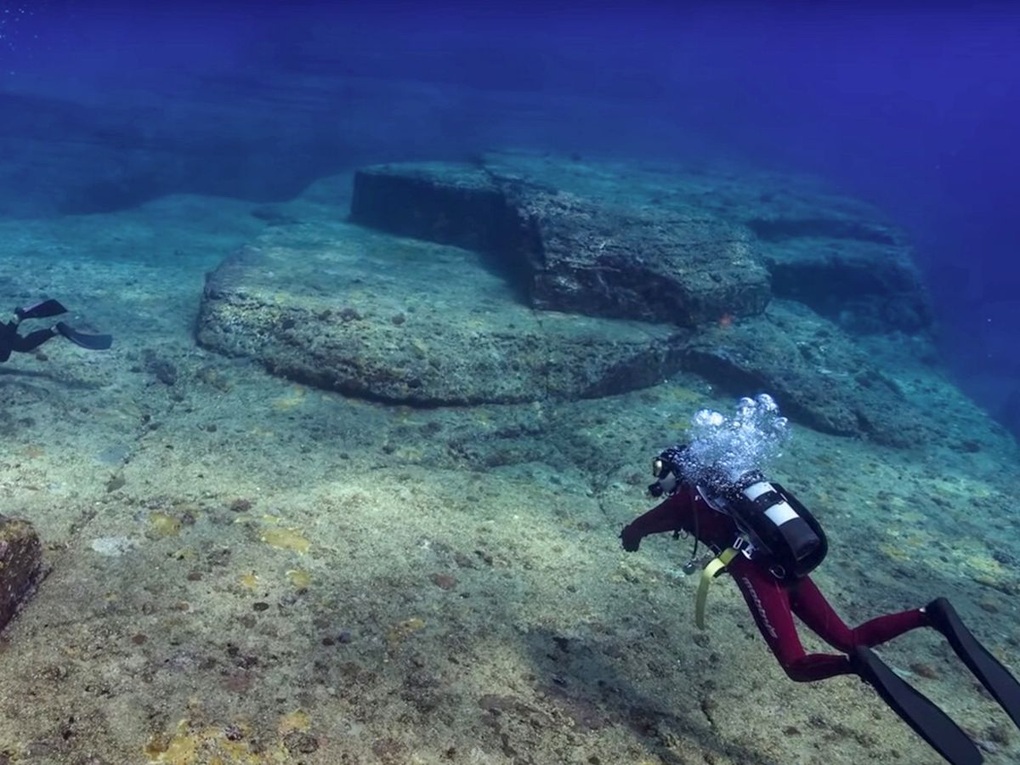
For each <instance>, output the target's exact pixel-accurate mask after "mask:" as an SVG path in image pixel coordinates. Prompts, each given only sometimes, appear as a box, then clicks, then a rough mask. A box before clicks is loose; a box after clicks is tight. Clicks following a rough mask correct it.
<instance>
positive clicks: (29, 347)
mask: <svg viewBox="0 0 1020 765" xmlns="http://www.w3.org/2000/svg"><path fill="white" fill-rule="evenodd" d="M56 336H57V331H56V330H55V329H53V328H50V329H37V330H36V331H35V332H29V333H28V334H27V335H25V336H24V337H22V336H21V335H15V336H14V338H13V340H12V343H11V350H14V351H17V352H18V353H28V352H29V351H34V350H35V349H36V348H38V347H39V346H40V345H42V344H43V343H45V342H46V341H47V340H50V339H51V338H54V337H56Z"/></svg>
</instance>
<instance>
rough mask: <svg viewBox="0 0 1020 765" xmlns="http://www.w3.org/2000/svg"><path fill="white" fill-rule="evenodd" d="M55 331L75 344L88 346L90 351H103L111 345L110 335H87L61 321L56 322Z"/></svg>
mask: <svg viewBox="0 0 1020 765" xmlns="http://www.w3.org/2000/svg"><path fill="white" fill-rule="evenodd" d="M57 332H59V333H60V334H62V335H63V336H64V337H66V338H67V339H68V340H70V341H71V342H72V343H74V344H75V345H80V346H81V347H82V348H88V349H89V350H90V351H105V350H107V349H108V348H109V347H110V346H111V345H113V337H112V336H111V335H87V334H85V333H84V332H79V331H78V330H76V329H75V328H74V327H69V326H67V325H66V324H64V322H62V321H58V322H57Z"/></svg>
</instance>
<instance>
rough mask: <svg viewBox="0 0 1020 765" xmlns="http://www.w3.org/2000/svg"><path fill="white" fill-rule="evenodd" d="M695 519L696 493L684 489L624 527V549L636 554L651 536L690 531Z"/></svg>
mask: <svg viewBox="0 0 1020 765" xmlns="http://www.w3.org/2000/svg"><path fill="white" fill-rule="evenodd" d="M693 517H694V493H693V491H692V490H691V489H689V488H687V487H684V488H682V489H680V491H678V492H677V493H676V494H673V495H671V496H670V497H669V498H668V499H666V500H665V501H663V502H660V503H659V504H658V505H656V506H655V507H653V508H652V509H651V510H649V511H648V512H647V513H645V514H644V515H641V516H638V517H637V518H635V519H634V520H633V521H632V522H631V523H629V524H628V525H627V526H625V527H624V529H623V531H622V532H620V539H621V540H622V542H623V549H624V550H626V551H627V552H634V551H635V550H637V549H638V547H639V546H640V544H641V540H642V539H644V538H645V537H646V536H648V535H649V534H661V533H663V532H666V531H683V530H685V529H689V528H690V525H691V521H692V519H693Z"/></svg>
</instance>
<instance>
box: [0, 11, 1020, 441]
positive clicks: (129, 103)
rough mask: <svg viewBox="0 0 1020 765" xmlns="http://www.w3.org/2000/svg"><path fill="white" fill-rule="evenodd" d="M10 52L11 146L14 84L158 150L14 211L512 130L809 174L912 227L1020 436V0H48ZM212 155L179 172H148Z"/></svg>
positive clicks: (23, 20) (267, 177) (51, 122)
mask: <svg viewBox="0 0 1020 765" xmlns="http://www.w3.org/2000/svg"><path fill="white" fill-rule="evenodd" d="M0 60H2V72H0V94H2V98H3V102H4V103H3V109H2V113H3V117H2V119H3V123H4V129H3V134H4V135H5V136H6V137H7V139H8V140H10V139H11V138H12V137H13V136H16V135H18V134H19V133H20V132H21V131H31V130H32V129H33V125H32V115H31V114H26V113H25V111H26V110H29V111H30V110H31V109H32V108H33V107H32V106H30V105H28V104H25V102H24V99H27V100H28V101H29V103H30V104H34V105H35V108H38V109H41V110H44V111H45V110H46V109H47V107H46V106H44V105H42V104H39V103H38V99H43V100H46V101H50V100H52V102H53V103H64V102H66V104H69V105H66V104H65V106H66V108H68V109H70V108H72V107H71V106H70V105H74V106H75V107H79V106H80V108H83V109H88V108H91V109H93V110H95V109H102V108H104V107H105V108H108V109H109V110H110V114H108V115H106V116H103V117H101V118H100V117H96V119H97V120H98V121H99V122H101V123H102V124H101V125H96V126H92V125H80V124H76V123H75V122H74V119H75V115H74V114H71V113H65V116H66V119H67V122H66V123H65V124H55V123H59V120H60V116H59V115H52V114H51V115H50V116H49V118H48V119H46V122H47V125H46V129H48V130H53V131H57V132H59V131H60V130H61V129H64V130H65V131H66V133H67V134H71V133H75V132H78V133H79V135H78V138H77V140H79V141H82V140H85V141H89V142H99V143H106V144H107V148H111V149H117V148H131V149H132V150H135V151H141V152H144V151H145V149H146V148H147V147H149V148H151V149H152V150H153V151H154V152H160V153H162V154H165V157H162V158H160V159H154V158H148V160H147V158H145V157H139V158H138V164H140V165H141V166H142V167H141V168H139V169H135V168H121V173H122V175H127V176H128V177H126V178H125V177H119V178H117V179H116V180H115V181H111V180H110V178H109V177H108V176H110V175H112V174H113V170H112V169H110V168H108V167H106V168H103V167H97V168H87V169H86V168H83V167H80V165H81V164H82V162H81V161H79V160H78V158H77V157H73V156H72V157H70V158H69V159H68V162H69V166H68V167H67V168H66V172H67V173H68V174H69V175H70V176H71V180H72V181H73V182H72V184H69V185H71V186H76V187H80V186H81V185H83V184H88V183H89V182H90V181H92V182H94V183H95V184H98V186H97V187H94V188H92V189H91V190H90V191H91V192H92V193H88V192H86V191H81V190H80V189H77V190H76V189H74V188H65V189H63V190H62V191H61V190H57V189H54V188H52V182H51V179H50V173H54V174H59V172H60V168H59V167H56V166H54V167H52V168H49V167H48V168H46V172H45V176H46V182H45V185H46V186H48V187H49V188H46V189H33V188H32V186H33V183H34V180H33V178H32V177H29V178H27V179H21V180H20V181H15V180H13V179H8V180H7V182H6V183H5V184H4V186H3V187H0V194H2V196H3V197H4V198H8V201H7V202H6V203H5V204H4V205H3V206H2V207H0V209H6V210H8V211H12V208H13V209H16V211H17V214H25V215H32V214H46V213H48V212H50V211H52V210H53V209H54V208H55V209H58V210H60V209H63V210H68V211H74V212H79V211H85V212H87V211H91V210H94V209H116V208H123V207H127V206H131V205H135V204H138V203H140V202H143V201H146V200H147V199H151V198H153V197H154V196H157V195H159V194H165V193H172V192H175V191H185V192H188V191H196V192H205V193H214V194H224V195H228V196H237V197H240V198H246V199H253V200H281V199H287V198H290V197H292V196H294V195H295V194H297V193H298V192H299V191H301V190H302V189H303V188H304V187H305V186H306V185H307V184H308V183H309V182H311V181H312V180H314V179H316V178H318V177H322V176H324V175H327V174H331V173H337V172H340V171H342V170H348V169H350V168H352V167H355V166H357V165H358V164H359V163H364V162H375V161H396V160H406V159H434V158H460V157H465V156H470V155H471V154H472V153H474V152H479V151H482V150H485V149H489V148H493V147H497V146H506V145H512V146H515V147H528V148H533V149H539V150H549V151H560V152H566V153H574V154H589V153H598V154H600V155H610V156H619V157H636V158H641V159H646V160H650V161H656V160H661V161H664V162H668V161H674V160H676V159H677V158H681V159H685V160H694V161H703V162H707V161H711V160H712V159H713V158H718V157H724V158H739V159H740V160H742V161H747V162H749V163H752V164H755V165H759V166H765V167H771V168H779V169H785V170H790V171H795V172H809V173H817V174H819V175H821V176H823V177H825V178H826V179H828V180H829V181H831V182H832V183H833V184H835V185H836V186H838V187H839V188H841V189H843V190H845V191H847V192H848V193H851V194H855V195H859V196H861V197H863V198H865V199H867V200H869V201H872V202H874V203H875V204H876V205H878V206H879V207H880V208H881V209H883V210H884V211H886V212H887V213H888V214H889V215H890V217H891V218H893V219H894V220H895V221H896V222H897V223H898V224H899V225H901V226H903V227H905V228H906V229H907V230H908V231H909V232H910V235H911V236H912V237H913V240H914V242H915V244H916V256H917V260H918V263H919V264H920V265H921V267H922V269H923V273H924V277H925V280H926V282H927V284H928V287H929V288H930V290H931V292H932V296H933V298H934V306H935V311H936V315H937V318H938V322H939V326H938V332H939V338H940V342H941V344H942V348H943V350H944V351H945V352H946V361H947V362H948V364H949V365H950V367H951V368H952V370H953V372H954V374H956V375H957V377H958V379H959V381H960V384H961V385H963V386H964V387H965V388H966V389H967V390H968V391H969V392H970V393H971V394H972V395H974V396H975V397H976V398H977V399H978V400H979V401H980V402H981V403H982V405H984V406H986V407H987V408H988V409H989V411H990V412H991V413H992V414H993V415H995V416H998V417H1001V418H1004V423H1005V424H1006V425H1007V426H1008V427H1010V428H1011V429H1012V430H1014V431H1017V430H1018V429H1020V393H1018V392H1017V385H1016V383H1017V378H1018V368H1017V362H1016V358H1015V356H1016V354H1015V353H1014V352H1013V344H1012V340H1011V338H1012V337H1013V336H1014V335H1015V333H1016V332H1017V331H1018V330H1020V320H1018V315H1020V309H1018V308H1017V306H1016V303H1017V297H1016V296H1017V294H1018V292H1020V273H1018V271H1017V268H1016V267H1015V264H1014V261H1015V256H1016V253H1017V250H1018V247H1020V223H1018V222H1017V220H1018V218H1017V216H1016V215H1015V213H1014V210H1015V199H1016V193H1017V192H1016V178H1017V177H1018V171H1020V151H1018V149H1017V144H1016V140H1015V136H1016V135H1017V134H1018V129H1020V106H1018V104H1020V98H1018V95H1020V93H1018V90H1020V12H1018V11H1016V9H1015V8H1013V7H1012V5H1011V4H1009V3H1004V2H1003V3H987V4H962V3H961V4H952V3H948V4H939V6H938V7H937V8H934V9H923V8H920V7H915V6H914V5H912V4H907V3H903V4H897V3H892V4H883V5H881V6H879V5H877V4H858V5H856V6H855V7H854V8H848V7H842V6H839V5H833V6H832V7H815V6H813V5H811V4H808V3H789V4H786V3H773V4H754V3H747V4H730V5H727V6H726V7H719V8H714V7H712V6H711V5H708V4H705V5H696V4H691V5H688V4H683V5H681V6H678V7H676V8H674V7H672V6H671V5H670V4H666V3H662V4H656V3H646V4H640V3H639V4H635V5H633V6H632V7H628V8H626V9H624V8H622V7H621V8H613V7H612V6H610V5H598V6H597V7H582V6H578V7H573V5H572V4H569V5H567V6H563V7H554V6H549V7H542V6H540V5H538V4H528V3H524V4H516V3H514V4H487V5H482V4H467V3H464V4H458V3H430V4H428V5H427V6H422V5H419V4H416V3H410V2H407V3H399V2H396V3H378V4H370V3H362V4H357V3H355V4H343V5H342V6H341V5H334V4H327V3H319V4H316V3H311V4H302V3H298V4H296V5H294V6H290V5H288V6H282V5H269V4H263V5H260V4H249V3H236V4H230V3H210V4H205V3H203V4H198V3H191V4H188V3H175V4H173V5H172V6H166V7H156V6H153V7H151V8H148V9H141V8H140V7H139V6H138V5H136V4H127V3H124V4H115V3H77V2H57V1H56V0H53V1H52V2H25V3H5V4H4V8H3V12H2V15H0ZM50 106H51V107H52V103H51V105H50ZM82 130H85V131H86V133H87V134H88V135H85V136H82V135H81V131H82ZM159 142H162V143H160V144H159V145H153V144H157V143H159ZM206 154H210V155H213V156H212V162H210V163H205V162H203V161H201V160H199V161H198V166H197V167H195V168H189V170H188V171H182V170H180V169H178V170H177V171H176V172H175V171H173V170H170V169H166V168H162V167H159V168H154V167H151V165H152V164H154V163H155V164H162V163H163V161H165V162H167V163H174V162H175V161H176V160H177V159H178V156H177V155H183V156H184V157H185V159H196V157H198V158H201V157H203V155H206ZM37 161H39V162H43V163H44V164H49V162H47V160H46V159H45V158H39V159H37ZM51 161H52V162H53V163H54V164H56V163H57V162H58V160H57V159H55V158H54V159H53V160H51ZM112 161H117V160H116V159H114V160H112ZM121 161H123V160H121ZM79 173H80V174H82V175H84V176H86V177H75V176H76V175H78V174H79ZM104 181H106V182H105V183H104ZM36 182H38V183H40V184H42V181H41V180H39V181H36ZM26 183H27V186H28V188H27V189H26V188H25V184H26ZM26 193H27V195H28V198H27V199H22V200H20V201H18V202H12V201H10V200H9V197H11V196H14V195H18V196H24V195H26ZM36 195H38V197H39V199H38V200H36V199H35V198H34V197H35V196H36ZM79 197H83V198H79ZM9 214H10V212H9Z"/></svg>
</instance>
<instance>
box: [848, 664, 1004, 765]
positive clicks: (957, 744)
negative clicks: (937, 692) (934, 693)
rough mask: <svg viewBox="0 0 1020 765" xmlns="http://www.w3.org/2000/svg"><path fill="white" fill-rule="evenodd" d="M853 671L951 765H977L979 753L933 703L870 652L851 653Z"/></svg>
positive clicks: (958, 727) (979, 761)
mask: <svg viewBox="0 0 1020 765" xmlns="http://www.w3.org/2000/svg"><path fill="white" fill-rule="evenodd" d="M850 661H851V663H852V665H853V668H854V671H855V672H856V673H857V674H858V675H860V677H861V678H862V679H863V680H865V681H866V682H867V683H868V684H869V685H871V686H872V687H873V688H874V689H875V691H876V692H877V693H878V695H879V696H881V697H882V700H883V701H885V703H886V704H888V705H889V707H890V708H891V709H892V710H893V711H894V712H896V714H898V715H899V716H900V718H901V719H902V720H903V721H904V722H905V723H907V725H909V726H910V727H911V728H913V729H914V732H915V733H917V735H919V736H920V737H921V738H923V739H924V740H925V741H927V742H928V744H929V745H931V747H932V748H933V749H934V750H935V751H937V752H938V753H939V754H941V755H942V756H943V757H944V758H945V759H946V761H947V762H950V763H952V765H980V763H981V762H983V761H984V758H983V757H982V756H981V752H980V751H979V750H978V748H977V746H976V745H975V744H974V742H973V741H971V740H970V738H969V737H968V736H967V734H966V733H964V732H963V730H962V729H961V728H960V726H958V725H957V724H956V723H955V722H953V721H952V719H951V718H950V717H949V716H948V715H947V714H946V713H945V712H943V711H942V710H941V709H939V708H938V707H937V706H936V705H935V704H934V702H932V701H931V700H930V699H929V698H928V697H927V696H925V695H924V694H923V693H921V692H920V691H919V690H917V689H916V688H914V687H913V686H911V685H910V684H909V683H907V682H906V681H905V680H904V679H903V678H901V677H900V676H899V675H897V674H896V673H895V672H893V671H892V670H891V669H890V668H889V667H888V665H886V664H885V663H884V662H883V661H882V660H881V659H880V658H878V655H877V654H875V652H874V651H872V650H871V649H870V648H864V647H860V648H857V649H855V650H854V653H853V654H852V655H851V658H850Z"/></svg>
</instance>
